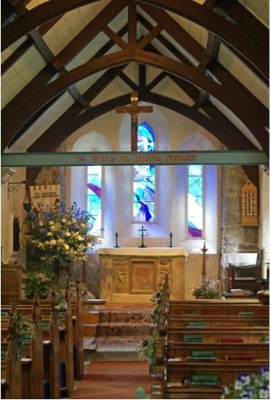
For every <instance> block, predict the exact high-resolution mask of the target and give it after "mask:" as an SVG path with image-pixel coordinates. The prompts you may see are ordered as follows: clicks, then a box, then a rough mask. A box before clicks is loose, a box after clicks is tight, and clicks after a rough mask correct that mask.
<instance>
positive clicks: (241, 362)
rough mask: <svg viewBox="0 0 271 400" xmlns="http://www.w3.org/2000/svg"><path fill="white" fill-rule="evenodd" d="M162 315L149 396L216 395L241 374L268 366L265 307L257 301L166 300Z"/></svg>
mask: <svg viewBox="0 0 271 400" xmlns="http://www.w3.org/2000/svg"><path fill="white" fill-rule="evenodd" d="M166 319H167V323H166V335H165V336H160V337H159V338H158V343H157V348H156V365H157V369H158V370H160V373H159V374H157V376H156V387H155V390H153V393H152V398H185V399H190V398H194V399H199V398H208V399H211V398H220V397H221V394H222V392H223V388H224V386H225V385H228V384H230V383H233V382H234V381H235V379H236V378H237V377H238V375H239V374H241V373H243V372H248V373H256V372H257V371H258V369H259V368H260V367H262V366H266V365H268V364H269V341H268V340H266V339H268V338H269V307H268V306H264V305H262V304H260V303H259V302H257V300H249V301H244V302H240V301H238V302H236V301H228V300H227V301H225V300H221V301H219V300H218V301H217V300H211V301H210V300H207V301H206V300H194V301H193V300H192V301H190V300H188V301H171V300H169V301H168V312H167V315H166ZM161 365H162V368H161ZM200 379H203V382H199V380H200ZM205 379H210V382H206V381H205ZM215 380H217V381H216V382H215ZM204 382H206V383H204Z"/></svg>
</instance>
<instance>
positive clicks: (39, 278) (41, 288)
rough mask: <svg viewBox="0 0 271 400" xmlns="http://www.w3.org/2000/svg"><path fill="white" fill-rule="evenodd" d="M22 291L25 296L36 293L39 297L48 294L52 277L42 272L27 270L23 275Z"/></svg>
mask: <svg viewBox="0 0 271 400" xmlns="http://www.w3.org/2000/svg"><path fill="white" fill-rule="evenodd" d="M22 282H23V283H24V291H25V295H26V296H32V295H35V294H36V293H37V294H39V296H40V297H46V296H48V294H49V291H50V289H51V285H52V278H51V276H50V275H48V274H44V273H42V272H29V273H27V274H26V275H25V276H24V277H23V280H22Z"/></svg>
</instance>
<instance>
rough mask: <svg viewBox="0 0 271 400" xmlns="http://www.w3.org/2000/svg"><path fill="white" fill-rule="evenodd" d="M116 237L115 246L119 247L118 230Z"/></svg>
mask: <svg viewBox="0 0 271 400" xmlns="http://www.w3.org/2000/svg"><path fill="white" fill-rule="evenodd" d="M115 237H116V245H115V247H119V244H118V237H119V234H118V232H116V234H115Z"/></svg>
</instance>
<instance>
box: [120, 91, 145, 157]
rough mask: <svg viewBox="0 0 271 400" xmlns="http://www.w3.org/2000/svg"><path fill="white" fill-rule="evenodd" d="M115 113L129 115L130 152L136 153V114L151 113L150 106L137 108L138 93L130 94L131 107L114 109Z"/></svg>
mask: <svg viewBox="0 0 271 400" xmlns="http://www.w3.org/2000/svg"><path fill="white" fill-rule="evenodd" d="M116 112H117V113H127V114H130V115H131V151H137V128H138V114H140V113H147V112H153V107H151V106H139V105H138V93H137V92H132V93H131V105H130V106H124V107H122V106H118V107H116Z"/></svg>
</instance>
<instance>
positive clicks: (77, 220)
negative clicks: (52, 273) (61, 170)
mask: <svg viewBox="0 0 271 400" xmlns="http://www.w3.org/2000/svg"><path fill="white" fill-rule="evenodd" d="M89 220H90V216H89V214H88V213H87V212H86V211H83V210H81V209H80V208H79V207H78V206H77V204H76V203H75V202H74V203H73V205H72V206H71V207H70V208H67V209H66V208H65V207H64V206H63V205H60V206H59V207H54V208H52V207H50V206H48V205H46V206H44V205H41V206H40V210H39V211H37V212H35V211H32V212H30V213H28V215H27V217H26V223H27V225H28V232H27V235H26V243H27V246H28V248H30V249H33V250H34V251H35V255H36V256H38V257H39V258H40V260H41V261H43V262H44V263H45V264H48V265H55V264H59V265H60V264H62V265H63V264H64V265H68V264H69V263H70V262H71V261H75V260H86V258H87V250H91V249H92V248H93V246H94V245H95V244H98V243H100V240H99V237H98V236H95V235H92V234H90V233H89V232H90V230H91V225H90V224H89Z"/></svg>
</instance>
